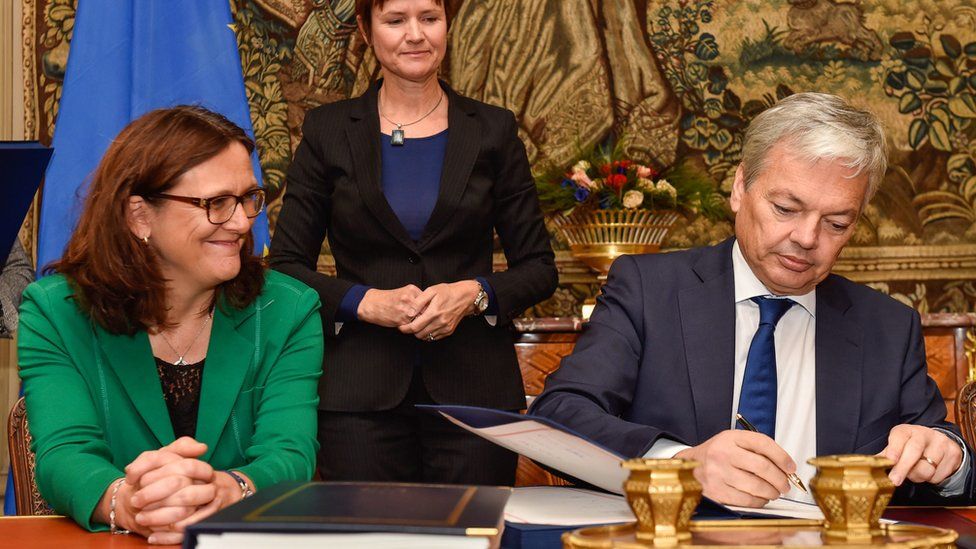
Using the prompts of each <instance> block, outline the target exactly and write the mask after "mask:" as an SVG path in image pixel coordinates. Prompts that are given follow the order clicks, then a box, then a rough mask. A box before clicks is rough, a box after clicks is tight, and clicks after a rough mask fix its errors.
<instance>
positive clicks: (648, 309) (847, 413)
mask: <svg viewBox="0 0 976 549" xmlns="http://www.w3.org/2000/svg"><path fill="white" fill-rule="evenodd" d="M885 156H886V155H885V140H884V133H883V130H882V128H881V125H880V123H879V122H878V121H877V119H876V118H875V117H874V116H873V115H872V114H870V113H868V112H865V111H862V110H859V109H856V108H854V107H852V106H850V105H849V104H847V103H846V102H845V101H843V100H842V99H840V98H838V97H836V96H831V95H825V94H814V93H804V94H797V95H794V96H791V97H789V98H787V99H784V100H782V101H781V102H780V103H779V104H777V105H776V106H774V107H772V108H770V109H768V110H767V111H765V112H764V113H762V114H761V115H759V116H758V117H756V119H755V120H754V121H753V123H752V124H751V126H750V128H749V130H748V132H747V134H746V138H745V141H744V146H743V160H742V164H741V165H740V166H739V168H738V170H737V171H736V176H735V183H734V187H733V191H732V196H731V206H732V209H733V211H735V213H736V220H735V238H733V239H730V240H727V241H725V242H723V243H721V244H719V245H717V246H713V247H708V248H698V249H692V250H688V251H683V252H675V253H669V254H660V255H643V256H624V257H621V258H620V259H618V260H617V261H616V262H615V263H614V265H613V268H612V269H611V271H610V275H609V278H608V280H607V284H606V286H605V287H604V289H603V293H602V295H601V297H600V299H599V302H598V305H597V308H596V310H595V311H594V314H593V317H592V318H591V320H590V321H589V324H588V325H587V327H586V329H585V331H584V333H583V335H582V336H581V337H580V339H579V342H578V343H577V345H576V348H575V351H574V353H573V354H572V355H571V356H569V357H567V358H566V359H564V360H563V363H562V366H561V368H560V369H559V370H558V371H557V372H556V373H555V374H553V375H552V376H551V377H550V378H549V379H548V382H547V383H546V388H545V391H544V392H543V393H542V395H541V396H540V397H539V398H538V399H536V401H535V402H534V403H533V406H532V409H531V413H533V414H536V415H540V416H546V417H549V418H552V419H554V420H556V421H558V422H560V423H562V424H564V425H567V426H569V427H571V428H572V429H574V430H576V431H578V432H581V433H583V434H585V435H587V436H589V437H592V438H593V439H594V440H596V441H598V442H600V443H602V444H604V445H606V446H607V447H609V448H612V449H614V450H616V451H618V452H620V453H622V454H623V455H625V456H629V457H639V456H648V457H681V458H691V459H695V460H697V461H699V462H700V463H701V465H700V466H699V467H698V468H697V469H696V471H695V475H696V477H697V478H698V480H699V481H701V483H702V485H703V488H704V494H705V495H706V496H708V497H710V498H712V499H714V500H717V501H720V502H723V503H729V504H735V505H745V506H761V505H763V504H765V503H766V502H767V501H769V500H772V499H775V498H777V497H779V496H780V495H784V494H789V496H790V497H791V498H800V497H805V496H806V495H805V494H803V493H802V492H800V491H799V490H798V489H797V488H792V487H791V485H790V483H789V482H788V480H787V473H793V472H797V473H798V474H799V476H800V477H801V478H802V480H803V481H804V482H806V481H808V479H809V478H810V477H811V476H812V475H813V472H814V471H813V468H812V466H809V465H808V464H807V463H806V461H807V459H809V458H811V457H814V456H817V455H828V454H843V453H858V454H876V453H882V454H884V455H885V456H887V457H889V458H891V459H892V460H893V461H894V462H895V466H894V467H893V468H892V470H891V473H890V477H891V479H892V480H893V481H894V483H895V484H896V485H898V486H900V488H899V490H898V492H897V493H896V498H897V499H898V500H899V501H906V500H907V501H913V502H926V501H933V502H940V503H945V502H948V501H956V502H968V501H970V500H971V499H972V495H973V478H972V477H973V474H972V469H973V468H972V466H971V462H972V459H971V456H970V453H969V452H968V451H967V449H966V446H965V444H964V443H963V441H962V439H961V438H960V437H959V436H958V430H957V428H956V427H955V426H953V425H951V424H949V423H947V422H946V420H945V415H946V410H945V405H944V402H943V400H942V397H941V396H940V395H939V391H938V388H937V387H936V385H935V383H934V382H933V381H932V379H931V378H929V377H928V375H927V372H926V365H925V351H924V343H923V339H922V333H921V325H920V321H919V315H918V313H917V312H915V310H913V309H911V308H909V307H906V306H904V305H902V304H900V303H898V302H897V301H895V300H894V299H891V298H889V297H887V296H885V295H883V294H881V293H880V292H877V291H874V290H872V289H870V288H867V287H865V286H861V285H858V284H854V283H852V282H850V281H848V280H846V279H844V278H842V277H840V276H837V275H833V274H830V269H831V267H832V266H833V265H834V263H835V262H836V260H837V257H838V255H839V254H840V251H841V249H842V248H843V247H844V245H845V244H846V243H847V241H848V240H849V239H850V237H851V234H852V233H853V231H854V226H855V224H856V222H857V220H858V217H859V215H860V213H861V212H862V211H863V207H864V206H865V205H866V204H867V202H868V201H869V200H870V198H871V196H873V194H874V192H875V190H876V189H877V186H878V185H879V184H880V181H881V178H882V176H883V175H884V172H885V167H886V158H885ZM736 414H741V415H742V416H744V417H746V418H747V419H749V420H751V422H752V423H754V424H756V427H757V428H758V430H759V431H760V432H749V431H745V430H736V420H735V418H736ZM806 497H809V496H806Z"/></svg>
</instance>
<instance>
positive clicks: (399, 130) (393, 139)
mask: <svg viewBox="0 0 976 549" xmlns="http://www.w3.org/2000/svg"><path fill="white" fill-rule="evenodd" d="M443 100H444V90H441V95H440V97H438V98H437V103H435V104H434V108H433V109H430V110H429V111H427V114H425V115H423V116H421V117H420V118H418V119H416V120H414V121H413V122H410V123H409V124H401V123H399V122H394V121H393V120H390V119H389V118H387V116H386V115H385V114H383V109H382V108H381V109H380V116H382V117H383V119H385V120H386V121H387V122H389V123H390V124H393V125H394V126H396V129H395V130H393V135H391V136H390V144H392V145H394V146H397V147H402V146H403V138H404V133H403V128H406V127H407V126H413V125H414V124H416V123H417V122H420V121H422V120H423V119H425V118H427V117H428V116H430V115H431V114H433V113H434V111H436V110H437V107H440V106H441V101H443Z"/></svg>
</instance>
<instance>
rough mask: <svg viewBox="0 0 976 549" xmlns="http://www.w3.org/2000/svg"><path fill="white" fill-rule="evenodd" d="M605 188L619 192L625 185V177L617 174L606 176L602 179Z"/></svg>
mask: <svg viewBox="0 0 976 549" xmlns="http://www.w3.org/2000/svg"><path fill="white" fill-rule="evenodd" d="M604 181H605V183H606V185H607V187H610V188H612V189H614V190H616V191H619V190H620V189H621V188H623V186H624V185H625V184H626V183H627V176H626V175H623V174H619V173H615V174H613V175H608V176H607V177H606V179H604Z"/></svg>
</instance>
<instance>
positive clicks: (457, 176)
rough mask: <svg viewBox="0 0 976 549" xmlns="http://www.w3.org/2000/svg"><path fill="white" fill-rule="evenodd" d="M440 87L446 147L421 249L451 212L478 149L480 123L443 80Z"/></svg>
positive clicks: (459, 198)
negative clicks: (444, 109)
mask: <svg viewBox="0 0 976 549" xmlns="http://www.w3.org/2000/svg"><path fill="white" fill-rule="evenodd" d="M441 87H442V88H443V89H444V93H446V94H447V98H448V101H449V103H448V111H447V123H448V130H449V131H448V133H447V150H446V151H445V152H444V165H443V167H442V169H441V180H440V188H439V189H438V194H437V203H436V204H435V206H434V211H433V212H431V215H430V219H429V220H428V221H427V225H426V226H425V227H424V232H423V235H422V236H421V238H420V244H419V246H420V248H424V247H425V246H426V245H427V244H428V243H429V242H430V241H431V239H432V238H433V237H434V236H436V235H437V233H438V232H439V231H440V230H441V229H442V228H444V225H446V224H447V222H448V221H449V220H450V219H451V217H452V216H453V215H454V210H455V209H457V206H458V203H459V202H460V201H461V196H462V195H463V194H464V189H465V187H466V186H467V184H468V179H469V177H470V176H471V170H472V168H473V167H474V164H475V161H476V160H477V158H478V151H479V150H480V149H481V139H480V136H481V128H480V124H479V123H478V121H477V119H476V118H475V117H474V110H473V109H472V108H471V105H470V104H469V103H468V100H467V99H466V98H464V97H461V96H460V95H458V94H457V93H455V92H454V90H452V89H451V88H450V87H448V86H447V84H444V83H443V82H442V83H441Z"/></svg>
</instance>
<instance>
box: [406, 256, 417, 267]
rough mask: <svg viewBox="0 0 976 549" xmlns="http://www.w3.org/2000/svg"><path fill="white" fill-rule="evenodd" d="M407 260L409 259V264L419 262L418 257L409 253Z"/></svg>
mask: <svg viewBox="0 0 976 549" xmlns="http://www.w3.org/2000/svg"><path fill="white" fill-rule="evenodd" d="M407 261H409V262H410V264H411V265H416V264H417V263H420V258H419V257H417V256H415V255H411V256H410V257H408V258H407Z"/></svg>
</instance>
